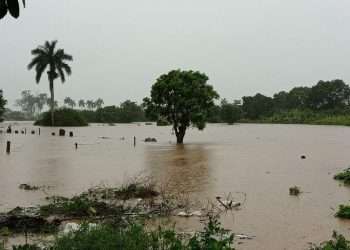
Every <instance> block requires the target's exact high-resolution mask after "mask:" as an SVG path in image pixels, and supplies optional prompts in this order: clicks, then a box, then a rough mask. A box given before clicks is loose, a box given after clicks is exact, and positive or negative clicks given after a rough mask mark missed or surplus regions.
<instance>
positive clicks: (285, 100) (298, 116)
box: [208, 80, 350, 125]
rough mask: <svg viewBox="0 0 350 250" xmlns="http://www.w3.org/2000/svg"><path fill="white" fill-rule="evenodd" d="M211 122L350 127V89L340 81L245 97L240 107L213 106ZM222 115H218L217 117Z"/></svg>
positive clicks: (320, 82)
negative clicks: (268, 94) (228, 121)
mask: <svg viewBox="0 0 350 250" xmlns="http://www.w3.org/2000/svg"><path fill="white" fill-rule="evenodd" d="M211 113H212V114H211V116H210V117H209V119H208V120H209V121H210V122H227V119H228V118H230V119H231V121H240V122H265V123H307V124H335V125H336V124H338V125H350V87H349V85H347V84H345V83H344V82H343V81H342V80H333V81H319V82H318V83H317V84H316V85H314V86H312V87H295V88H293V89H291V90H290V91H289V92H287V91H281V92H278V93H276V94H274V95H273V97H269V96H265V95H262V94H260V93H258V94H256V95H254V96H244V97H243V98H242V104H241V105H235V104H233V103H232V104H229V103H227V102H226V103H224V105H223V104H221V106H219V105H218V106H216V107H215V108H214V110H213V112H211ZM220 114H221V115H220Z"/></svg>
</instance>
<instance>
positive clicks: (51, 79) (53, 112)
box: [49, 77, 55, 126]
mask: <svg viewBox="0 0 350 250" xmlns="http://www.w3.org/2000/svg"><path fill="white" fill-rule="evenodd" d="M49 81H50V94H51V98H50V113H51V126H55V115H54V114H55V90H54V86H53V78H52V77H49Z"/></svg>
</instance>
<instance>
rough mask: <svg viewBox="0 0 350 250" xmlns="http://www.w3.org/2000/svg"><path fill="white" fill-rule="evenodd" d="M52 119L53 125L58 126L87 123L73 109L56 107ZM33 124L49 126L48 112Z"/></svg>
mask: <svg viewBox="0 0 350 250" xmlns="http://www.w3.org/2000/svg"><path fill="white" fill-rule="evenodd" d="M54 119H55V126H59V127H82V126H87V125H88V123H87V122H86V120H85V118H84V116H83V115H82V114H81V113H79V112H78V111H77V110H74V109H68V108H61V109H57V110H55V114H54ZM34 124H35V125H39V126H51V125H52V124H51V114H50V112H45V113H44V114H43V115H42V116H41V118H40V119H39V120H37V121H36V122H35V123H34Z"/></svg>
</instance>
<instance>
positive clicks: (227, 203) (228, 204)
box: [216, 196, 241, 209]
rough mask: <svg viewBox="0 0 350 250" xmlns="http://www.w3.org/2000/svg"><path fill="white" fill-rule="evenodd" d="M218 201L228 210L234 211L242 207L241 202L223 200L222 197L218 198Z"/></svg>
mask: <svg viewBox="0 0 350 250" xmlns="http://www.w3.org/2000/svg"><path fill="white" fill-rule="evenodd" d="M216 200H217V201H218V202H219V204H220V205H222V206H223V207H224V208H226V209H232V208H236V207H239V206H241V203H240V202H234V201H233V200H222V199H221V197H220V196H217V197H216Z"/></svg>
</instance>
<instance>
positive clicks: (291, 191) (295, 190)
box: [289, 186, 301, 196]
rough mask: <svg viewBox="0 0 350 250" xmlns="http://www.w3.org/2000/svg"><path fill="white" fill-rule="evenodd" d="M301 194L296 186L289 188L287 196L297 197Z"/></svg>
mask: <svg viewBox="0 0 350 250" xmlns="http://www.w3.org/2000/svg"><path fill="white" fill-rule="evenodd" d="M300 193H301V191H300V188H299V187H297V186H294V187H290V188H289V195H293V196H298V195H299V194H300Z"/></svg>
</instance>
